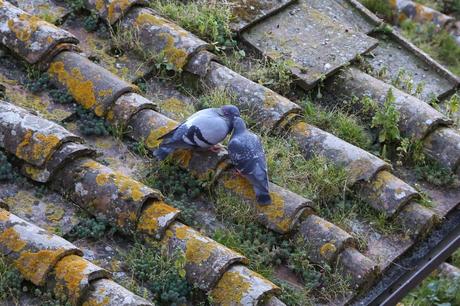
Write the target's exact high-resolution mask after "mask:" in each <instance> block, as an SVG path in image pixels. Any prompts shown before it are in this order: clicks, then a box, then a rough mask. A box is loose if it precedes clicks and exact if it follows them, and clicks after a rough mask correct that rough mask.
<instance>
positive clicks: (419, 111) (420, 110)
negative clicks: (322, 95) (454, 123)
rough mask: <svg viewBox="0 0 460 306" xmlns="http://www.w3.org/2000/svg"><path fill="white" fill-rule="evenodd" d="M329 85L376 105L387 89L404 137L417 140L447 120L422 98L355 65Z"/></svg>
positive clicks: (381, 101) (349, 95)
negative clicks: (398, 117)
mask: <svg viewBox="0 0 460 306" xmlns="http://www.w3.org/2000/svg"><path fill="white" fill-rule="evenodd" d="M331 86H335V88H334V90H335V91H338V92H340V93H341V94H344V95H347V96H348V97H352V96H356V97H358V98H364V97H369V98H372V99H374V100H375V101H376V102H377V103H379V104H380V105H383V104H384V103H385V100H386V99H387V95H388V92H389V91H390V90H391V91H392V93H393V96H394V98H395V99H394V104H395V107H396V109H397V110H398V111H399V113H400V120H399V129H400V130H401V133H402V134H403V135H404V136H407V137H412V138H414V139H419V140H420V139H423V138H424V137H426V136H427V135H428V134H429V133H430V132H431V131H433V130H435V129H436V128H438V127H439V126H443V125H449V124H450V123H451V120H449V119H448V118H447V117H446V116H444V115H443V114H441V113H440V112H438V111H436V110H435V109H434V108H432V107H431V106H429V105H428V104H426V103H424V102H423V101H421V100H419V99H417V98H415V97H414V96H411V95H409V94H407V93H404V92H402V91H400V90H399V89H397V88H395V87H394V86H392V85H389V84H387V83H384V82H382V81H380V80H377V79H375V78H373V77H372V76H370V75H368V74H366V73H364V72H362V71H360V70H358V69H356V68H349V69H346V70H344V71H343V72H341V73H340V74H339V76H338V77H337V78H336V79H335V81H334V82H333V84H331Z"/></svg>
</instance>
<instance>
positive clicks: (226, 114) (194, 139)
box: [153, 105, 240, 160]
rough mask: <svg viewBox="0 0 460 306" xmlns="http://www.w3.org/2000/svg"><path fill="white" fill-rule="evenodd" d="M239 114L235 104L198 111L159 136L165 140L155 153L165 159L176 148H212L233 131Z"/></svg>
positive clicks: (159, 157)
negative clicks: (234, 121) (235, 119)
mask: <svg viewBox="0 0 460 306" xmlns="http://www.w3.org/2000/svg"><path fill="white" fill-rule="evenodd" d="M239 116H240V111H239V110H238V108H237V107H236V106H233V105H224V106H222V107H220V108H207V109H203V110H201V111H199V112H196V113H195V114H193V115H191V116H190V117H189V118H187V119H186V120H185V121H184V122H182V123H181V124H179V125H178V126H177V127H176V128H175V129H174V130H172V131H170V132H168V133H167V134H165V135H163V136H161V137H160V138H158V139H162V140H163V141H162V143H161V144H160V146H159V147H158V149H156V150H155V151H154V152H153V155H154V156H156V157H157V158H158V159H159V160H164V159H165V158H166V157H167V156H168V155H169V154H170V153H172V152H173V151H174V150H176V149H198V150H199V149H209V148H211V149H212V148H214V146H215V145H217V144H218V143H219V142H221V141H222V140H224V139H225V137H227V135H228V134H229V133H230V132H231V131H232V129H233V120H234V118H236V117H239Z"/></svg>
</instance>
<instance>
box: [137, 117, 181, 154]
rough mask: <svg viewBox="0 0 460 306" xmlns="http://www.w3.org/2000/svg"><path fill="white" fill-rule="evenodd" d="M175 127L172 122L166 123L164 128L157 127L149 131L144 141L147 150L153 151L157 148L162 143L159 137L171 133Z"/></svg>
mask: <svg viewBox="0 0 460 306" xmlns="http://www.w3.org/2000/svg"><path fill="white" fill-rule="evenodd" d="M176 126H177V123H176V122H174V121H168V123H167V124H166V125H164V126H161V127H158V128H152V129H151V130H150V133H149V136H148V137H147V139H146V140H145V145H146V146H147V148H149V149H155V148H158V146H159V145H160V144H161V142H162V141H163V140H162V139H159V138H160V137H161V136H164V135H165V134H167V133H168V132H170V131H172V130H173V129H175V128H176Z"/></svg>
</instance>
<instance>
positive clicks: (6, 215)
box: [0, 209, 11, 222]
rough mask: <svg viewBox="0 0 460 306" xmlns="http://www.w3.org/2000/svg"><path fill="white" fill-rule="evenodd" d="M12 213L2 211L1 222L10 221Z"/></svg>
mask: <svg viewBox="0 0 460 306" xmlns="http://www.w3.org/2000/svg"><path fill="white" fill-rule="evenodd" d="M10 215H11V214H10V213H9V212H8V211H6V210H4V209H0V222H5V221H8V220H9V219H10Z"/></svg>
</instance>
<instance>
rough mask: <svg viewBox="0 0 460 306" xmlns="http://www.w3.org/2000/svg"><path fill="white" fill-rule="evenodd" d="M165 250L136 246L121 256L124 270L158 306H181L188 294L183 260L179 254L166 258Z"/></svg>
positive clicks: (159, 247) (188, 286)
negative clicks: (144, 288) (131, 275)
mask: <svg viewBox="0 0 460 306" xmlns="http://www.w3.org/2000/svg"><path fill="white" fill-rule="evenodd" d="M165 252H166V250H165V249H164V247H162V245H161V244H160V243H158V242H151V243H150V244H149V246H148V247H147V246H144V245H143V244H140V243H136V244H135V245H134V246H133V247H132V248H131V250H130V251H129V252H128V253H126V254H125V255H124V261H125V264H126V267H127V268H128V270H129V271H130V272H131V273H132V274H133V275H134V276H135V277H136V279H138V280H139V281H141V282H142V283H143V286H145V287H146V288H147V289H149V290H150V291H151V292H152V293H154V294H155V295H156V302H157V303H158V304H160V305H183V304H186V302H187V300H188V297H189V296H190V295H191V294H192V288H191V287H190V285H189V284H188V282H187V280H186V279H185V268H184V267H185V257H184V255H183V254H181V253H176V254H174V255H173V256H166V253H165Z"/></svg>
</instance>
